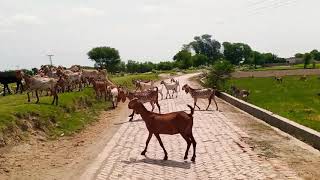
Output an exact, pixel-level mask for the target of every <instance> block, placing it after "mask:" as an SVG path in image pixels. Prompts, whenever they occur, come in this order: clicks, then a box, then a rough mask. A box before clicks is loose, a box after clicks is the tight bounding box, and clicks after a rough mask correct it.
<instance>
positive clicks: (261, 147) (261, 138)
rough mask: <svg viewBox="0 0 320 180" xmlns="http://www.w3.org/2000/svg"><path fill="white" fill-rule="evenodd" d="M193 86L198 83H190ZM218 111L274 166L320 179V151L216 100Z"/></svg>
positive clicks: (301, 175) (308, 177)
mask: <svg viewBox="0 0 320 180" xmlns="http://www.w3.org/2000/svg"><path fill="white" fill-rule="evenodd" d="M192 80H194V79H192ZM192 85H193V86H198V87H199V84H198V83H197V82H195V81H192ZM218 105H219V109H220V110H221V111H222V113H223V115H224V116H226V117H227V118H228V119H230V120H232V123H233V124H234V125H236V126H237V127H239V128H240V129H241V130H243V131H244V132H246V134H247V135H248V137H243V139H242V140H243V141H245V142H246V143H247V144H249V145H250V146H251V148H252V149H253V150H254V151H255V152H257V154H259V155H260V156H261V157H263V158H266V159H267V160H268V161H270V162H271V163H273V164H277V162H279V161H281V162H285V163H286V164H288V166H289V167H290V168H291V169H292V170H294V171H295V172H296V173H297V174H298V175H299V176H300V177H301V178H303V179H319V177H320V171H319V167H320V152H319V151H318V150H316V149H314V148H313V147H311V146H309V145H307V144H305V143H303V142H301V141H299V140H297V139H296V138H294V137H292V136H290V135H288V134H286V133H284V132H282V131H280V130H279V129H277V128H274V127H272V126H270V125H268V124H267V123H265V122H263V121H262V120H260V119H257V118H255V117H253V116H251V115H250V114H248V113H246V112H244V111H241V110H240V109H238V108H236V107H234V106H232V105H230V104H229V103H227V102H225V101H223V100H221V99H218Z"/></svg>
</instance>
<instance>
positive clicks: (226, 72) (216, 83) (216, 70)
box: [206, 59, 234, 90]
mask: <svg viewBox="0 0 320 180" xmlns="http://www.w3.org/2000/svg"><path fill="white" fill-rule="evenodd" d="M233 71H234V67H233V65H232V64H231V63H230V62H229V61H226V60H224V59H221V60H218V61H216V62H215V63H214V64H213V65H212V67H211V69H210V72H209V76H208V78H207V81H206V84H207V85H208V86H209V87H216V88H218V89H220V90H222V89H224V88H225V85H226V81H227V80H228V79H229V78H230V75H231V73H232V72H233Z"/></svg>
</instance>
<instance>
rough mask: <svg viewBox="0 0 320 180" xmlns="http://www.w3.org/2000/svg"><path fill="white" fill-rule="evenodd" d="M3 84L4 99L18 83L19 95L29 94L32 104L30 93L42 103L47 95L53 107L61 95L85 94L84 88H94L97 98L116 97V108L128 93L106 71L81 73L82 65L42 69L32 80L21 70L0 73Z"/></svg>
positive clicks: (84, 70)
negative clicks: (23, 92)
mask: <svg viewBox="0 0 320 180" xmlns="http://www.w3.org/2000/svg"><path fill="white" fill-rule="evenodd" d="M0 83H1V84H3V85H4V88H3V96H5V95H6V92H8V93H11V91H10V88H9V86H8V84H10V83H16V84H17V88H16V93H18V92H19V90H20V93H22V91H23V90H25V91H26V93H27V96H28V102H30V95H29V94H30V92H31V93H32V94H33V93H35V95H36V98H37V101H36V103H38V102H39V93H40V94H42V92H47V95H49V93H50V95H51V96H53V101H52V104H54V103H55V104H56V105H58V93H64V92H70V91H74V90H78V91H82V90H83V87H86V86H89V85H90V84H92V85H93V88H94V90H95V92H96V95H97V98H99V97H102V95H103V94H104V95H105V100H106V98H107V94H108V95H109V98H111V97H112V103H113V107H116V106H117V103H118V102H119V101H120V100H121V98H122V99H123V96H124V92H123V90H122V88H121V87H117V86H116V85H115V84H113V83H112V82H111V81H110V80H109V79H108V77H107V73H106V71H104V70H95V69H81V67H80V66H79V65H73V66H71V67H70V68H68V69H67V68H65V67H62V66H59V67H54V66H48V65H45V66H41V68H40V69H39V70H38V71H37V73H36V75H34V76H30V75H27V74H25V73H23V71H21V70H17V71H8V72H0Z"/></svg>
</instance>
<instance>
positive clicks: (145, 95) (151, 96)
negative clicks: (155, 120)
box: [127, 87, 160, 121]
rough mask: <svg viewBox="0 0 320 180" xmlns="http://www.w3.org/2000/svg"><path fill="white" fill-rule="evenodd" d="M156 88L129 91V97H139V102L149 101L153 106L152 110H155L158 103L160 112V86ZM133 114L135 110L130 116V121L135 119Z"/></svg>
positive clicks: (130, 98)
mask: <svg viewBox="0 0 320 180" xmlns="http://www.w3.org/2000/svg"><path fill="white" fill-rule="evenodd" d="M155 89H156V90H154V89H150V90H147V91H143V92H134V93H132V92H128V93H127V97H128V98H129V100H132V99H134V98H137V99H138V101H139V102H141V103H147V102H149V103H150V104H151V106H152V110H151V111H153V110H154V108H155V106H154V104H156V105H157V107H158V109H159V113H160V105H159V100H158V91H159V89H158V87H155ZM133 116H134V111H133V112H132V113H131V115H130V116H129V117H130V120H129V121H132V119H133Z"/></svg>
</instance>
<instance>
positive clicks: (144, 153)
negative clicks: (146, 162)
mask: <svg viewBox="0 0 320 180" xmlns="http://www.w3.org/2000/svg"><path fill="white" fill-rule="evenodd" d="M151 137H152V133H150V132H149V136H148V139H147V141H146V147H145V148H144V150H143V151H142V152H141V155H143V156H144V155H146V152H147V149H148V145H149V142H150V139H151Z"/></svg>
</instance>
